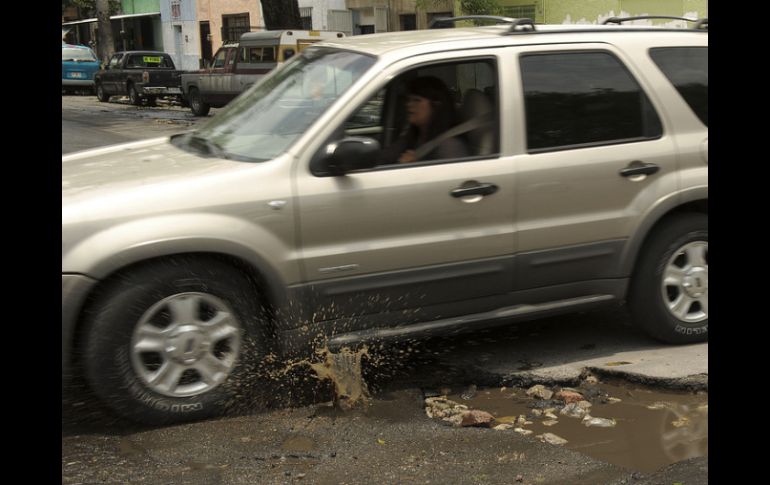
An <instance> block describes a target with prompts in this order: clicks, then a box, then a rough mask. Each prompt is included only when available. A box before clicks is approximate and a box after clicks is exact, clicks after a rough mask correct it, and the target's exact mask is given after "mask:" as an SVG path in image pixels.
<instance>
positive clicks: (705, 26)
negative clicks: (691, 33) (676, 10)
mask: <svg viewBox="0 0 770 485" xmlns="http://www.w3.org/2000/svg"><path fill="white" fill-rule="evenodd" d="M693 28H694V29H695V30H705V31H707V32H708V30H709V18H708V17H704V18H702V19H700V20H698V22H696V24H695V26H694V27H693Z"/></svg>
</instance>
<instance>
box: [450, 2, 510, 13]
mask: <svg viewBox="0 0 770 485" xmlns="http://www.w3.org/2000/svg"><path fill="white" fill-rule="evenodd" d="M460 8H461V9H462V11H463V13H464V14H465V15H500V14H502V12H503V9H502V8H501V7H500V5H498V4H497V1H496V0H460Z"/></svg>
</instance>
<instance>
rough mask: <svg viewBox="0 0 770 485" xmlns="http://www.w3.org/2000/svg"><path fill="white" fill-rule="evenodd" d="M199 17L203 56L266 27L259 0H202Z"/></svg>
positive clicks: (205, 56)
mask: <svg viewBox="0 0 770 485" xmlns="http://www.w3.org/2000/svg"><path fill="white" fill-rule="evenodd" d="M197 19H198V38H199V49H200V50H199V52H200V57H201V59H211V56H212V55H213V53H214V52H216V51H217V49H219V48H220V47H221V46H222V44H224V43H225V42H228V41H235V40H238V39H239V38H240V36H241V34H243V33H245V32H251V31H257V30H264V29H265V22H264V18H263V16H262V4H261V2H260V1H259V0H198V6H197Z"/></svg>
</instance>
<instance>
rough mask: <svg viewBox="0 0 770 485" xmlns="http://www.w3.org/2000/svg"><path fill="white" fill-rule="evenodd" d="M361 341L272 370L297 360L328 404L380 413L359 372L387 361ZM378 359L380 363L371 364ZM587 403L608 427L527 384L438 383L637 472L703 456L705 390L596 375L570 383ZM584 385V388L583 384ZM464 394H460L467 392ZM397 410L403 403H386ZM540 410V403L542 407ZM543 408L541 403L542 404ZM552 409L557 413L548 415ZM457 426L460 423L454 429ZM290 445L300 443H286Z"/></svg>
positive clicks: (475, 405)
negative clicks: (552, 404) (471, 386)
mask: <svg viewBox="0 0 770 485" xmlns="http://www.w3.org/2000/svg"><path fill="white" fill-rule="evenodd" d="M372 359H374V360H379V358H378V357H377V355H376V353H373V354H370V353H369V350H368V349H367V348H362V349H360V350H357V351H351V350H349V349H343V350H342V351H340V352H337V353H332V352H329V351H328V350H326V349H322V350H320V351H318V352H317V358H316V359H313V360H301V361H296V362H293V363H290V364H289V365H288V366H287V367H285V368H284V369H282V370H281V371H280V372H278V374H285V373H287V372H289V371H290V370H291V369H293V368H296V367H304V368H310V369H311V370H312V372H313V374H314V375H313V377H314V378H316V379H318V380H319V381H326V382H330V383H331V384H332V385H333V390H334V395H335V398H334V404H335V408H337V409H338V410H342V411H348V410H351V409H353V408H359V409H360V408H365V410H366V411H367V415H368V414H370V412H375V411H376V414H378V415H380V414H382V415H383V416H385V415H389V411H388V408H389V406H392V403H389V402H388V401H379V400H377V399H372V397H371V395H370V391H369V389H368V387H367V384H366V382H365V380H364V375H363V373H362V360H366V362H365V365H367V366H370V365H374V367H377V368H379V367H381V366H382V365H383V364H387V363H386V362H372ZM378 364H379V365H378ZM577 391H579V392H583V393H584V395H585V396H586V398H587V399H589V400H590V401H591V403H592V407H591V408H590V410H589V411H588V414H590V416H591V417H594V418H605V419H611V420H614V421H615V425H614V426H612V427H595V426H591V427H588V426H586V425H585V424H584V422H583V420H582V419H580V418H573V417H569V416H565V415H561V414H560V413H559V409H556V410H553V411H552V416H551V417H547V416H545V415H544V414H541V415H536V414H537V411H533V407H532V405H533V404H534V403H536V402H537V399H535V398H533V397H529V396H527V395H526V389H521V388H493V389H478V390H471V391H470V392H468V390H466V389H462V388H457V389H454V390H452V389H442V390H441V393H443V394H445V395H446V397H447V398H448V399H450V400H452V401H454V402H456V403H458V404H464V405H466V406H468V407H469V408H471V409H479V410H483V411H487V412H488V413H490V414H492V415H493V416H494V417H495V419H496V422H495V423H494V424H499V423H511V422H516V419H517V418H518V417H519V416H525V417H526V420H527V421H529V422H530V423H527V424H523V425H521V424H516V427H521V428H523V429H525V430H530V431H532V434H530V436H531V437H537V436H538V435H541V434H543V433H551V434H555V435H557V436H559V437H561V438H564V439H566V440H567V443H566V444H564V445H563V446H565V447H566V448H569V449H572V450H575V451H578V452H580V453H584V454H586V455H588V456H591V457H593V458H595V459H598V460H602V461H605V462H608V463H612V464H615V465H618V466H622V467H626V468H629V469H632V470H638V471H641V472H653V471H656V470H658V469H660V468H662V467H665V466H667V465H670V464H672V463H675V462H678V461H681V460H684V459H687V458H693V457H700V456H708V395H707V394H706V393H697V394H693V393H683V392H673V391H662V390H652V389H644V388H639V387H629V386H627V385H622V384H610V383H599V384H594V385H586V387H584V388H579V389H577ZM586 391H588V392H586ZM469 395H472V396H473V397H471V398H470V399H464V398H463V397H466V398H467V397H469ZM393 411H394V412H395V415H401V414H403V413H402V409H400V408H397V409H394V410H393ZM541 411H543V410H542V409H541ZM546 411H547V409H546ZM553 415H555V416H556V419H553ZM458 432H462V430H460V429H458ZM489 432H490V433H501V432H502V433H515V432H516V431H514V430H512V429H507V430H492V429H490V430H489ZM287 446H290V447H292V448H303V449H304V447H303V446H299V444H297V443H287Z"/></svg>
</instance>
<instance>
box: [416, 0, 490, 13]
mask: <svg viewBox="0 0 770 485" xmlns="http://www.w3.org/2000/svg"><path fill="white" fill-rule="evenodd" d="M444 3H445V0H416V2H415V5H416V7H417V8H422V9H424V8H425V7H427V6H428V5H434V6H438V5H441V4H444ZM457 3H459V4H460V10H461V11H462V12H461V13H458V15H461V14H462V15H500V14H502V12H503V9H502V8H501V7H500V5H498V3H497V0H459V2H457Z"/></svg>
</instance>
